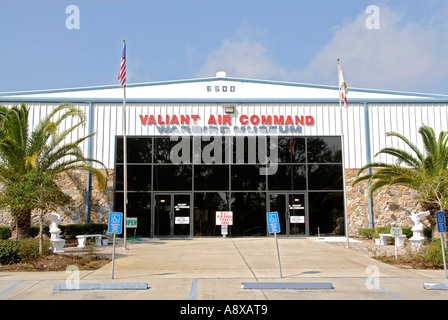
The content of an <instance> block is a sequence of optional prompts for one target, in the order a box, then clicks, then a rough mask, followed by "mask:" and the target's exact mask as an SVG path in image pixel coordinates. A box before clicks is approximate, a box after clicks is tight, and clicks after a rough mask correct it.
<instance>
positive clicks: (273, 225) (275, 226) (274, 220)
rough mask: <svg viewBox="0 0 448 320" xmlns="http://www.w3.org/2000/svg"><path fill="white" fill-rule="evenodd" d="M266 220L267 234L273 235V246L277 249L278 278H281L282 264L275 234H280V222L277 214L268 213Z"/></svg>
mask: <svg viewBox="0 0 448 320" xmlns="http://www.w3.org/2000/svg"><path fill="white" fill-rule="evenodd" d="M266 219H267V223H268V229H269V233H273V234H274V236H275V246H276V247H277V259H278V269H279V271H280V278H283V275H282V264H281V262H280V251H279V250H278V241H277V233H279V232H280V221H279V218H278V212H268V213H267V214H266Z"/></svg>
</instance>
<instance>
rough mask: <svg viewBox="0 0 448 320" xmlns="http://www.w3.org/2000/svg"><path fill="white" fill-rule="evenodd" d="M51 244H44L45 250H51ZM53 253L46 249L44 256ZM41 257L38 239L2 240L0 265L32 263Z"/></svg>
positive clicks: (0, 243) (0, 241) (0, 242)
mask: <svg viewBox="0 0 448 320" xmlns="http://www.w3.org/2000/svg"><path fill="white" fill-rule="evenodd" d="M49 246H50V242H49V241H46V242H44V248H49ZM50 252H51V251H50V250H49V249H44V252H43V254H48V253H50ZM39 256H40V253H39V241H38V239H23V240H0V265H5V264H13V263H20V262H23V261H31V260H33V259H35V258H37V257H39Z"/></svg>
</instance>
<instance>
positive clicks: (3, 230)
mask: <svg viewBox="0 0 448 320" xmlns="http://www.w3.org/2000/svg"><path fill="white" fill-rule="evenodd" d="M10 237H11V230H10V229H9V227H8V226H0V239H3V240H4V239H8V238H10Z"/></svg>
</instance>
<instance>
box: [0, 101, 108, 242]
mask: <svg viewBox="0 0 448 320" xmlns="http://www.w3.org/2000/svg"><path fill="white" fill-rule="evenodd" d="M28 114H29V108H27V107H26V106H25V104H22V105H21V106H20V107H17V106H13V107H12V108H9V109H8V108H6V107H2V106H0V182H1V183H2V184H3V185H4V186H6V187H8V185H11V184H13V183H14V182H16V181H15V180H14V179H15V177H17V176H18V175H19V176H20V175H26V174H28V173H29V172H31V171H32V170H33V171H36V172H41V173H51V174H52V176H53V177H56V176H57V175H58V174H60V173H62V172H65V171H68V170H73V169H85V170H89V171H90V172H92V173H93V175H94V176H95V177H96V178H97V179H98V183H99V185H100V187H101V188H102V189H104V188H105V186H106V178H105V176H104V174H103V173H102V172H101V171H100V170H98V169H96V168H94V167H93V166H92V165H91V164H90V163H93V162H96V163H100V162H98V161H96V160H94V159H89V158H86V157H84V155H83V153H82V150H81V148H80V146H79V145H80V144H81V143H82V142H83V141H84V140H86V139H87V138H89V137H90V136H92V135H93V134H91V135H87V136H85V137H81V138H79V139H77V140H75V141H73V142H71V141H69V137H70V134H71V133H72V132H73V131H74V130H75V129H77V128H78V127H79V126H81V125H84V124H85V121H86V119H85V115H84V113H83V112H82V111H81V110H79V109H77V108H75V107H73V106H71V105H68V104H63V105H60V106H59V107H57V108H55V109H54V110H53V111H52V112H50V113H49V114H48V115H47V116H46V117H44V118H43V119H41V121H40V122H39V123H38V124H37V126H36V127H35V128H34V129H33V130H32V131H31V133H29V130H30V124H29V120H28ZM65 120H70V121H72V123H75V124H74V125H73V126H71V127H69V128H68V129H66V130H64V131H61V132H59V130H58V126H60V125H61V123H63V122H64V121H65ZM100 164H101V163H100ZM101 165H102V164H101ZM103 167H104V165H103ZM11 215H12V218H13V219H12V221H11V231H12V232H11V233H12V234H13V237H15V238H18V239H21V238H25V237H27V236H28V229H29V226H30V223H31V210H29V209H27V210H22V211H18V212H11Z"/></svg>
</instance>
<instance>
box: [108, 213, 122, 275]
mask: <svg viewBox="0 0 448 320" xmlns="http://www.w3.org/2000/svg"><path fill="white" fill-rule="evenodd" d="M122 229H123V213H121V212H110V213H109V225H108V229H107V232H109V233H112V234H113V235H114V240H113V250H112V275H111V279H113V278H114V269H115V235H116V234H117V233H118V234H121V231H122Z"/></svg>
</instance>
